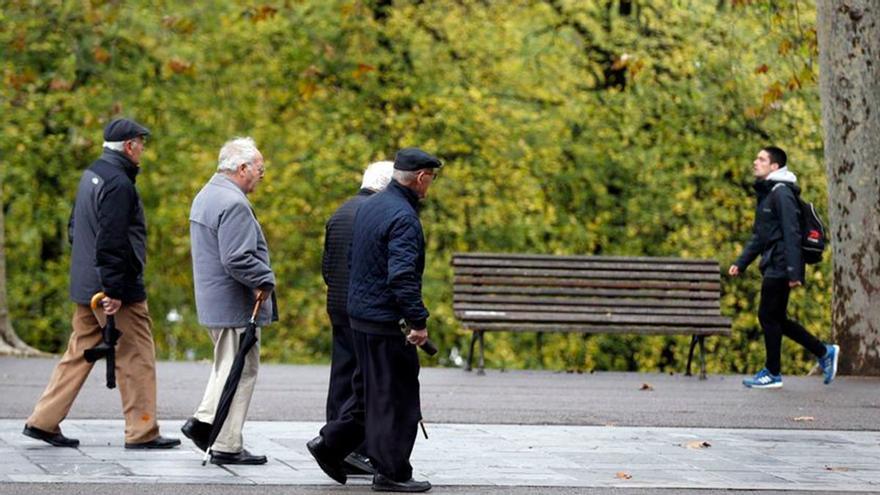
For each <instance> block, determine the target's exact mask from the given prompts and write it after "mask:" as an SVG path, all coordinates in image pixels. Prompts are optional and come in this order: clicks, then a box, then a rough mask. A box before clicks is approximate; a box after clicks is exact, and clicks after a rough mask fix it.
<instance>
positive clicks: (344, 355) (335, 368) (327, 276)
mask: <svg viewBox="0 0 880 495" xmlns="http://www.w3.org/2000/svg"><path fill="white" fill-rule="evenodd" d="M393 172H394V163H393V162H389V161H381V162H375V163H372V164H370V166H368V167H367V170H366V171H364V177H363V181H362V183H361V189H360V191H358V193H357V194H356V195H355V196H353V197H351V198H349V199H348V201H346V202H345V203H343V204H342V206H340V207H339V208H338V209H337V210H336V211H335V212H334V213H333V215H332V216H331V217H330V220H328V221H327V225H326V227H325V235H324V257H323V259H322V263H321V273H322V275H323V276H324V283H326V284H327V314H329V315H330V323H331V325H332V327H333V350H332V354H331V361H330V387H329V390H328V392H327V421H328V422H330V421H333V420H335V419H338V418H340V417H341V412H342V409H343V405H344V404H345V402H346V401H348V400H351V399H352V397H354V391H353V390H352V377H353V376H354V374H355V373H356V370H357V358H356V356H355V353H354V344H352V340H351V339H352V336H351V326H350V325H349V322H348V311H347V310H346V305H347V304H348V252H349V248H350V247H351V234H352V229H353V226H354V216H355V214H356V213H357V209H358V208H359V207H360V205H361V203H363V202H364V201H365V200H366V199H367V198H368V197H370V196H372V195H373V194H375V193H377V192H379V191H381V190H383V189H385V186H387V185H388V183H389V182H391V174H392V173H393ZM345 468H346V472H347V474H375V470H374V469H373V467H372V465H371V464H370V460H369V458H368V457H367V456H366V455H364V453H363V450H362V449H361V448H358V449H356V450H355V451H354V452H352V453H351V454H350V455H349V456H348V457H347V458H346V459H345Z"/></svg>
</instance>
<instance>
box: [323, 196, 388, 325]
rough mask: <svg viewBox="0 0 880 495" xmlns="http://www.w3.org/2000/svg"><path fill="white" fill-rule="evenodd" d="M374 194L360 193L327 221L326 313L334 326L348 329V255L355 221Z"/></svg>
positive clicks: (324, 274) (324, 262) (324, 264)
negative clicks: (365, 203) (365, 202)
mask: <svg viewBox="0 0 880 495" xmlns="http://www.w3.org/2000/svg"><path fill="white" fill-rule="evenodd" d="M374 192H375V191H373V190H371V189H361V190H360V191H358V193H357V195H356V196H353V197H352V198H350V199H349V200H348V201H346V202H345V203H343V204H342V206H340V207H339V208H337V209H336V211H335V212H333V215H331V216H330V220H327V225H326V226H325V227H324V256H323V258H322V260H321V274H322V275H323V276H324V283H325V284H327V313H328V314H329V315H330V321H331V322H332V323H333V325H344V326H348V324H349V322H348V311H347V310H346V306H347V304H348V252H349V249H350V248H351V235H352V229H353V228H354V217H355V214H356V213H357V210H358V208H359V207H360V206H361V203H363V202H364V201H365V200H366V199H367V198H368V197H370V196H372V195H373V193H374Z"/></svg>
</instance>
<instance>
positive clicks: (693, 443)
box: [683, 440, 712, 449]
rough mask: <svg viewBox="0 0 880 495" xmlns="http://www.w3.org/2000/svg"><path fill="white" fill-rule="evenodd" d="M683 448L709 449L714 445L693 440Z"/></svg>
mask: <svg viewBox="0 0 880 495" xmlns="http://www.w3.org/2000/svg"><path fill="white" fill-rule="evenodd" d="M683 446H684V447H685V448H687V449H708V448H709V447H711V446H712V444H711V443H709V442H706V441H704V440H692V441H690V442H685V444H684V445H683Z"/></svg>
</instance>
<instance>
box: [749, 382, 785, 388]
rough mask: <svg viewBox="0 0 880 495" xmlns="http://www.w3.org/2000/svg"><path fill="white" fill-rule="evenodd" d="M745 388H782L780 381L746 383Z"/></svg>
mask: <svg viewBox="0 0 880 495" xmlns="http://www.w3.org/2000/svg"><path fill="white" fill-rule="evenodd" d="M746 388H782V382H776V383H768V384H766V385H746Z"/></svg>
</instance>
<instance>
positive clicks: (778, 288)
mask: <svg viewBox="0 0 880 495" xmlns="http://www.w3.org/2000/svg"><path fill="white" fill-rule="evenodd" d="M790 293H791V288H790V287H789V286H788V279H784V278H765V279H764V282H763V283H762V284H761V305H760V306H759V308H758V320H759V321H760V322H761V328H762V329H763V330H764V347H765V348H766V350H767V358H766V362H765V366H766V367H767V369H768V370H769V371H770V373H773V374H774V375H778V374H780V373H781V370H782V367H781V365H780V362H779V360H780V356H781V354H782V336H783V335H785V336H786V337H788V338H790V339H792V340H794V341H795V342H797V343H798V344H800V345H801V346H802V347H804V348H805V349H807V350H808V351H810V352H812V353H813V354H814V355H815V356H816V357H822V356H824V355H825V344H823V343H822V341H820V340H819V339H817V338H816V337H814V336H813V334H811V333H810V332H808V331H807V330H806V329H805V328H804V327H802V326H801V325H800V324H799V323H798V322H796V321H794V320H789V319H788V315H787V312H788V296H789V294H790Z"/></svg>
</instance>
